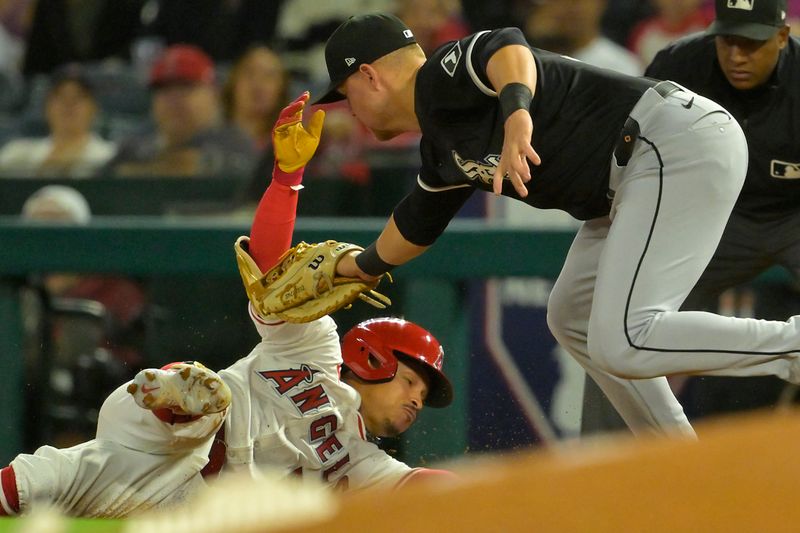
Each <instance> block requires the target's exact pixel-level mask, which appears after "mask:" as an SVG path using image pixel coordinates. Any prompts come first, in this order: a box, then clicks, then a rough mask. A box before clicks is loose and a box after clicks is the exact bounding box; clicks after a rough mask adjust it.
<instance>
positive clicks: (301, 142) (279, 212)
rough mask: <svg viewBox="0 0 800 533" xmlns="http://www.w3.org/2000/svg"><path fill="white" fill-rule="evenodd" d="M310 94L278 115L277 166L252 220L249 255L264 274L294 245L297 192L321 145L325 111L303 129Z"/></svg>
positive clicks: (274, 140)
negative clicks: (307, 166) (304, 111)
mask: <svg viewBox="0 0 800 533" xmlns="http://www.w3.org/2000/svg"><path fill="white" fill-rule="evenodd" d="M308 99H309V93H308V92H304V93H303V94H301V95H300V96H299V97H297V98H296V99H295V100H294V101H293V102H292V103H290V104H289V105H288V106H286V107H285V108H284V109H283V110H282V111H281V113H280V115H278V120H277V121H276V122H275V126H274V128H273V129H272V144H273V149H274V151H275V165H274V167H273V170H272V182H271V183H270V185H269V187H267V190H266V191H265V192H264V195H263V196H262V197H261V201H260V202H259V204H258V208H257V209H256V213H255V216H254V217H253V224H252V226H251V228H250V245H249V250H248V251H249V253H250V256H251V257H252V258H253V259H254V260H255V262H256V264H257V265H258V267H259V268H260V269H261V271H266V270H268V269H270V268H271V267H272V266H274V265H275V264H276V263H277V262H278V259H279V258H280V257H281V255H282V254H283V253H284V252H285V251H286V250H288V249H289V248H290V247H291V245H292V233H293V232H294V221H295V217H296V214H297V197H298V191H299V190H300V189H302V185H301V183H302V181H303V172H304V171H305V166H306V164H308V162H309V161H310V160H311V158H312V157H313V155H314V152H315V151H316V150H317V146H319V141H320V136H321V135H322V124H323V122H324V120H325V112H324V111H322V110H318V111H316V112H315V113H314V114H313V115H312V116H311V119H310V120H309V123H308V128H305V127H304V126H303V121H302V120H303V110H304V109H305V106H306V104H307V103H308Z"/></svg>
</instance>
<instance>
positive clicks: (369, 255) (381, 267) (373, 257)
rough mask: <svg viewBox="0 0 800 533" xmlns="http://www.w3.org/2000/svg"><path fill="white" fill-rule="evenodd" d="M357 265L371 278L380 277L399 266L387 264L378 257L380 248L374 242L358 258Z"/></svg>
mask: <svg viewBox="0 0 800 533" xmlns="http://www.w3.org/2000/svg"><path fill="white" fill-rule="evenodd" d="M356 265H358V268H360V269H361V271H362V272H364V273H365V274H368V275H370V276H380V275H381V274H385V273H387V272H389V271H390V270H392V269H393V268H394V267H396V266H397V265H392V264H390V263H387V262H386V261H384V260H383V259H381V256H379V255H378V248H377V246H376V245H375V243H374V242H373V243H372V244H370V245H369V246H367V248H366V249H365V250H364V251H363V252H361V253H360V254H358V255H357V256H356Z"/></svg>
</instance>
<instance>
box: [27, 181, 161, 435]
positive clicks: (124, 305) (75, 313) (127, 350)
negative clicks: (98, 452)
mask: <svg viewBox="0 0 800 533" xmlns="http://www.w3.org/2000/svg"><path fill="white" fill-rule="evenodd" d="M22 218H23V219H25V220H29V221H40V222H48V223H56V224H59V225H73V224H77V225H85V224H88V223H89V221H90V219H91V211H90V209H89V204H88V203H87V202H86V199H85V198H84V197H83V196H82V195H81V194H80V193H79V192H78V191H76V190H75V189H73V188H71V187H65V186H61V185H48V186H46V187H43V188H41V189H39V190H38V191H36V192H35V193H33V194H32V195H31V196H30V197H29V198H28V199H27V200H26V201H25V204H24V205H23V207H22ZM21 303H22V312H23V321H24V322H23V323H24V324H25V331H26V334H27V338H28V339H30V341H29V342H28V343H27V347H26V354H27V356H26V373H27V376H26V383H27V384H28V385H27V387H28V391H27V392H28V401H27V402H26V405H27V409H28V412H27V414H28V415H29V416H31V417H32V418H33V419H34V421H35V422H34V423H33V424H30V426H31V427H28V428H27V432H28V433H29V435H28V438H29V440H30V439H33V440H38V441H41V440H48V441H53V442H58V443H59V444H64V445H68V446H69V445H72V444H75V443H77V442H82V440H85V437H86V436H87V435H88V436H89V437H91V435H92V434H93V430H94V424H95V423H96V421H97V413H98V409H99V407H100V404H101V403H102V401H103V399H104V398H105V396H106V395H107V394H108V393H109V392H111V390H113V389H114V388H115V387H117V386H118V385H119V383H121V382H124V381H125V380H127V379H129V378H130V377H131V376H132V375H133V374H135V373H136V372H137V371H138V369H140V368H141V367H142V366H143V353H142V352H143V345H144V326H143V324H144V320H143V315H144V310H145V306H146V297H145V293H144V290H143V288H142V286H141V285H140V284H139V283H137V282H136V281H134V280H131V279H129V278H125V277H118V276H101V275H96V274H67V273H49V274H45V275H42V276H38V275H34V276H32V277H31V278H30V279H29V289H28V290H27V291H25V292H23V296H22V300H21ZM87 385H90V386H87Z"/></svg>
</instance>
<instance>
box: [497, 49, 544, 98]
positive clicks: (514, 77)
mask: <svg viewBox="0 0 800 533" xmlns="http://www.w3.org/2000/svg"><path fill="white" fill-rule="evenodd" d="M486 75H487V76H488V77H489V81H490V82H492V86H493V87H494V90H495V91H497V92H498V93H499V92H500V91H502V90H503V87H505V86H506V85H508V84H509V83H522V84H525V85H527V87H528V89H530V90H531V94H534V93H535V92H536V62H535V61H534V60H533V52H531V49H530V48H528V47H527V46H522V45H517V44H512V45H509V46H504V47H503V48H500V49H499V50H498V51H497V52H495V53H494V55H492V57H491V58H490V59H489V62H488V63H487V64H486Z"/></svg>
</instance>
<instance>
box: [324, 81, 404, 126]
mask: <svg viewBox="0 0 800 533" xmlns="http://www.w3.org/2000/svg"><path fill="white" fill-rule="evenodd" d="M339 92H341V93H342V94H344V95H345V98H347V103H348V104H350V110H351V111H352V113H353V116H354V117H356V118H357V119H358V121H359V122H361V123H362V124H363V125H364V126H366V127H367V129H369V130H370V131H371V132H372V134H373V135H374V136H375V138H376V139H378V140H379V141H388V140H389V139H393V138H395V137H397V136H398V135H400V134H401V133H403V132H402V131H395V130H393V129H391V128H387V126H386V124H387V123H388V122H389V119H390V117H388V116H387V114H386V111H385V108H386V95H385V94H384V93H382V92H381V91H379V90H376V89H375V86H374V84H373V83H371V80H370V78H369V76H368V75H366V74H364V73H363V72H356V73H355V74H353V75H352V76H350V77H349V78H347V80H345V82H344V84H343V85H342V86H341V87H340V88H339Z"/></svg>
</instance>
